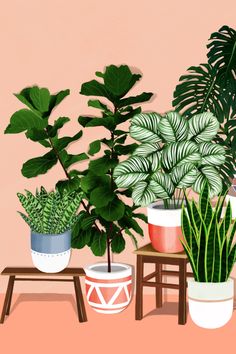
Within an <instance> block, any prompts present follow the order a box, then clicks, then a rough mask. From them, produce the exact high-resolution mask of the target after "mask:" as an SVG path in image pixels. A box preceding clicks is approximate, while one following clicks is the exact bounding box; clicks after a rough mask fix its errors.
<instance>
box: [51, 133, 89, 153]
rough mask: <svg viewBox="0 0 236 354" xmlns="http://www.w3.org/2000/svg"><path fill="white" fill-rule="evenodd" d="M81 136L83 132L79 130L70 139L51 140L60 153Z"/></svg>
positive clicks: (68, 137) (67, 137) (66, 137)
mask: <svg viewBox="0 0 236 354" xmlns="http://www.w3.org/2000/svg"><path fill="white" fill-rule="evenodd" d="M82 135H83V132H82V130H80V131H79V132H78V133H77V134H75V135H74V136H71V137H70V136H65V137H63V138H60V139H57V138H56V137H55V138H53V144H54V146H55V148H56V149H57V150H58V151H61V150H63V149H65V148H66V147H67V146H68V145H69V144H70V143H72V142H73V141H76V140H79V139H80V138H81V136H82Z"/></svg>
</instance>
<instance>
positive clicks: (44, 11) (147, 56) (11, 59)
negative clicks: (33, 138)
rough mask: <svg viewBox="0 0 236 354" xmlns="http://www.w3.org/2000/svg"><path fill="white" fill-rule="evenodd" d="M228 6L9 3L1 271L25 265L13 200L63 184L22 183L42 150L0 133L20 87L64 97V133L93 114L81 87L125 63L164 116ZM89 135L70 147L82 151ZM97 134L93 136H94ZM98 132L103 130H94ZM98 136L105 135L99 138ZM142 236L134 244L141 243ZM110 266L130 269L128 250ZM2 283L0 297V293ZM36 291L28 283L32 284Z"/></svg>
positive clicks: (24, 233) (77, 259) (0, 92)
mask: <svg viewBox="0 0 236 354" xmlns="http://www.w3.org/2000/svg"><path fill="white" fill-rule="evenodd" d="M235 10H236V3H235V0H225V1H213V0H209V1H205V0H204V1H203V0H199V1H198V2H191V1H189V0H179V1H170V0H166V1H157V0H147V1H131V0H130V1H127V0H119V1H111V0H109V1H108V0H100V1H96V0H84V1H82V0H80V1H79V0H67V1H65V0H50V1H49V0H40V1H39V0H34V1H32V0H8V1H5V2H2V4H1V12H0V27H1V28H0V36H1V40H0V45H1V79H0V97H1V106H0V107H1V108H0V109H1V121H0V128H1V132H2V133H1V139H0V148H1V203H0V208H1V210H0V215H1V239H0V270H2V269H3V268H4V267H5V266H11V265H12V266H14V265H19V266H23V265H25V266H27V265H28V266H30V265H31V257H30V253H29V230H28V227H27V226H26V225H25V224H24V223H23V221H22V220H21V219H20V217H19V216H18V215H17V213H16V210H18V209H19V208H20V207H19V203H18V201H17V198H16V192H17V191H22V190H23V189H24V188H27V189H30V190H34V189H35V187H36V186H40V185H45V186H46V187H48V188H50V187H52V186H53V185H54V183H55V181H56V180H58V179H59V178H61V177H63V173H62V171H61V169H60V168H59V166H58V167H56V168H54V169H53V170H52V171H50V173H48V174H47V175H45V176H41V177H38V178H35V179H31V180H27V179H25V178H24V177H23V176H22V175H21V173H20V169H21V165H22V163H23V162H24V161H26V160H27V159H29V158H31V157H34V156H38V155H40V154H41V153H43V152H44V149H43V147H40V146H37V144H35V143H32V142H30V141H26V139H25V138H24V136H23V135H11V136H10V135H3V130H4V128H5V127H6V125H7V123H8V121H9V117H10V116H11V114H12V113H13V112H14V111H15V110H17V109H20V108H21V107H22V105H21V104H20V102H18V101H17V99H16V98H15V97H14V96H13V95H12V93H13V92H18V91H20V89H21V88H23V87H26V86H27V85H32V84H38V85H40V86H45V87H48V88H49V89H50V90H51V91H52V92H56V91H58V90H60V89H66V88H70V89H71V95H70V96H69V97H68V98H67V99H66V100H65V101H64V102H63V104H61V106H60V108H59V109H58V110H56V111H55V113H54V117H58V116H59V115H65V116H69V117H71V118H72V122H71V123H70V124H69V125H68V127H67V128H65V130H64V132H65V133H67V134H72V133H73V132H75V131H76V130H77V129H78V128H79V126H78V124H77V123H76V121H77V120H76V118H77V117H78V115H79V114H84V113H90V114H93V110H92V109H89V108H87V106H86V102H87V98H86V97H82V96H79V94H78V93H79V89H80V86H81V83H82V82H84V81H87V80H90V79H92V78H93V73H94V72H95V71H96V70H102V69H103V68H104V66H105V65H108V64H122V63H126V64H128V65H130V66H131V67H133V68H138V69H140V70H141V71H142V73H143V74H144V77H143V79H142V81H141V82H140V83H139V85H137V87H136V88H135V89H134V91H133V93H134V94H135V92H141V91H142V90H143V91H145V90H146V91H152V92H155V93H157V95H156V97H155V99H154V100H152V102H151V103H148V104H145V106H144V109H147V110H156V111H159V112H164V111H166V110H168V109H170V108H171V100H172V93H173V90H174V87H175V85H176V83H177V81H178V78H179V76H180V75H181V74H183V73H184V70H185V69H186V68H187V67H188V66H190V65H197V64H199V63H201V62H205V61H206V48H205V43H206V41H207V39H208V37H209V35H210V34H211V33H212V32H213V31H215V30H217V29H219V28H220V27H221V26H222V25H223V24H227V25H229V26H232V27H235ZM97 134H98V132H97V129H96V132H95V131H94V130H93V129H90V130H88V131H87V132H86V139H83V140H82V142H81V143H77V144H75V145H73V146H72V147H71V151H78V152H80V151H83V150H84V149H86V147H87V145H88V141H90V140H92V139H93V138H94V137H95V136H96V137H97ZM99 134H100V132H99ZM101 134H102V132H101ZM101 136H102V135H101ZM147 241H148V236H147V235H146V236H145V239H144V240H143V241H141V242H140V244H142V243H146V242H147ZM127 244H128V247H127V249H126V251H125V252H124V253H123V254H121V255H120V256H116V257H115V260H116V261H123V262H128V263H132V264H134V263H135V257H134V255H133V254H132V249H133V246H132V243H131V242H129V241H127ZM97 260H98V259H96V258H95V257H94V256H93V255H92V254H91V253H90V251H89V250H88V249H84V250H81V251H79V252H78V251H74V252H73V257H72V260H71V265H72V266H82V265H84V264H86V263H91V262H94V261H97ZM5 285H6V283H5V281H3V280H2V279H0V291H5ZM34 286H35V285H34ZM32 289H34V290H42V291H50V290H52V291H54V290H56V291H58V292H60V291H70V290H71V288H70V286H68V287H66V286H64V288H62V284H60V285H58V286H57V285H55V284H53V287H52V285H46V284H45V285H43V286H42V284H40V285H38V287H36V286H35V288H33V287H32V284H29V283H22V284H18V285H17V290H19V291H21V290H24V291H32Z"/></svg>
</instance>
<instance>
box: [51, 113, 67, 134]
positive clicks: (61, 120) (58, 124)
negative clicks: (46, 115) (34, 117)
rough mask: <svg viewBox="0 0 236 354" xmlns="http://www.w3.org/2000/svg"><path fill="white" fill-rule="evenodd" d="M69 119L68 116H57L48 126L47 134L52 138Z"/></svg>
mask: <svg viewBox="0 0 236 354" xmlns="http://www.w3.org/2000/svg"><path fill="white" fill-rule="evenodd" d="M69 121H70V118H68V117H59V118H58V119H57V120H55V122H54V125H53V126H52V127H50V129H49V131H48V134H49V136H50V137H51V138H53V137H54V136H55V135H56V134H57V132H58V130H59V129H61V128H62V127H63V126H64V125H65V124H66V123H67V122H69Z"/></svg>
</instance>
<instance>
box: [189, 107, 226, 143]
mask: <svg viewBox="0 0 236 354" xmlns="http://www.w3.org/2000/svg"><path fill="white" fill-rule="evenodd" d="M219 127H220V124H219V122H218V120H217V118H216V117H214V116H213V114H212V113H210V112H204V113H200V114H196V115H194V116H193V117H192V118H190V119H189V135H188V137H189V139H192V140H194V141H196V142H197V143H202V142H208V141H211V140H212V139H213V138H214V137H215V135H216V134H217V132H218V130H219Z"/></svg>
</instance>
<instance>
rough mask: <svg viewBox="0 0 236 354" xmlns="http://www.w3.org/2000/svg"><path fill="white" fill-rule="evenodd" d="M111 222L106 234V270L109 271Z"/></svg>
mask: <svg viewBox="0 0 236 354" xmlns="http://www.w3.org/2000/svg"><path fill="white" fill-rule="evenodd" d="M112 229H113V224H112V223H110V230H109V232H108V234H107V271H108V273H111V239H110V234H111V233H112Z"/></svg>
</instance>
